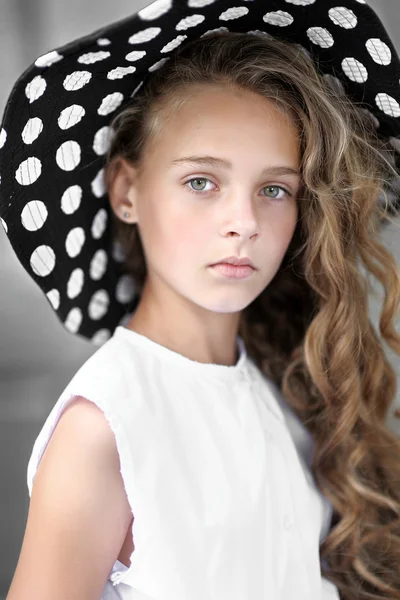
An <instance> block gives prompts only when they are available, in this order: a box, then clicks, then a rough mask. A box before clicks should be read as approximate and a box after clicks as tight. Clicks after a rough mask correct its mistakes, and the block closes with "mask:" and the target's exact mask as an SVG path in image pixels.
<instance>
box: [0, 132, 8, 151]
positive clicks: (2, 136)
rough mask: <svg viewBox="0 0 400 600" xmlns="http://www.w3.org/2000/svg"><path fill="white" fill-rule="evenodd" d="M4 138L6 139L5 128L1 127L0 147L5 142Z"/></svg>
mask: <svg viewBox="0 0 400 600" xmlns="http://www.w3.org/2000/svg"><path fill="white" fill-rule="evenodd" d="M6 139H7V132H6V130H5V129H4V128H3V129H2V130H1V131H0V148H2V147H3V146H4V144H5V143H6Z"/></svg>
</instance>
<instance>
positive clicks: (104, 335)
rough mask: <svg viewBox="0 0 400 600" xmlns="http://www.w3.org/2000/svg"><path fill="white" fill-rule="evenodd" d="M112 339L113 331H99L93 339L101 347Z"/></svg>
mask: <svg viewBox="0 0 400 600" xmlns="http://www.w3.org/2000/svg"><path fill="white" fill-rule="evenodd" d="M110 337H111V331H110V330H109V329H99V331H96V333H95V334H94V336H93V337H92V342H93V344H95V345H96V346H101V345H102V344H105V343H106V341H107V340H109V339H110Z"/></svg>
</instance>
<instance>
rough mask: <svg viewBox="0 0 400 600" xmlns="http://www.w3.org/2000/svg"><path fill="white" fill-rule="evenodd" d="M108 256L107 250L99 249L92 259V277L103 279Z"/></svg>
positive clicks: (90, 271)
mask: <svg viewBox="0 0 400 600" xmlns="http://www.w3.org/2000/svg"><path fill="white" fill-rule="evenodd" d="M107 262H108V256H107V252H106V251H105V250H97V252H96V253H95V254H94V256H93V258H92V260H91V261H90V269H89V274H90V277H91V278H92V279H94V280H95V281H98V280H99V279H101V278H102V277H103V275H104V273H105V272H106V269H107Z"/></svg>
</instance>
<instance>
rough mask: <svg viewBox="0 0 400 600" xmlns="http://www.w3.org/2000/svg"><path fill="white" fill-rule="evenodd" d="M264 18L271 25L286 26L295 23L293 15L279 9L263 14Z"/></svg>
mask: <svg viewBox="0 0 400 600" xmlns="http://www.w3.org/2000/svg"><path fill="white" fill-rule="evenodd" d="M263 20H264V21H265V22H266V23H269V24H270V25H277V26H278V27H286V25H290V24H291V23H293V17H292V15H290V14H289V13H287V12H284V11H283V10H277V11H273V12H269V13H267V14H266V15H264V16H263Z"/></svg>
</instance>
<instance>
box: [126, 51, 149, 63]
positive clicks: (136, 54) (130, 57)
mask: <svg viewBox="0 0 400 600" xmlns="http://www.w3.org/2000/svg"><path fill="white" fill-rule="evenodd" d="M145 55H146V52H145V51H144V50H132V52H129V54H127V55H126V56H125V58H126V60H130V61H131V62H134V61H135V60H139V59H141V58H143V56H145Z"/></svg>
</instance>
